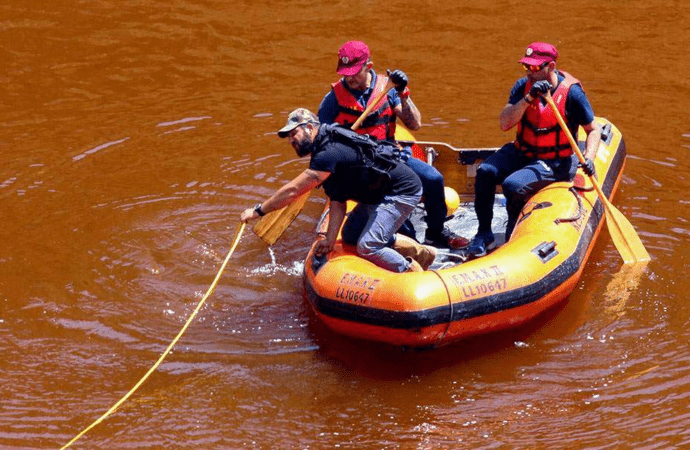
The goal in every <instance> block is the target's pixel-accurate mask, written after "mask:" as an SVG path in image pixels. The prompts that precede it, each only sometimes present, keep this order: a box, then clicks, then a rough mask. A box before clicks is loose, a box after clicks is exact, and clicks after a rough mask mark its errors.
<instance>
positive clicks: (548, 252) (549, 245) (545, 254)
mask: <svg viewBox="0 0 690 450" xmlns="http://www.w3.org/2000/svg"><path fill="white" fill-rule="evenodd" d="M532 253H534V254H535V255H537V256H538V257H539V259H541V262H543V263H545V262H547V261H548V260H550V259H551V258H553V257H554V256H556V255H557V254H558V250H556V242H555V241H551V242H542V243H541V244H539V245H538V246H536V247H535V248H534V249H532Z"/></svg>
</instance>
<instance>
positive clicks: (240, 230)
mask: <svg viewBox="0 0 690 450" xmlns="http://www.w3.org/2000/svg"><path fill="white" fill-rule="evenodd" d="M246 225H247V224H246V223H245V222H240V225H239V226H238V227H237V231H236V232H235V239H234V240H233V243H232V247H230V251H229V252H228V256H226V257H225V261H223V264H221V266H220V269H219V270H218V273H217V274H216V278H215V279H214V280H213V283H211V286H210V287H209V288H208V290H207V291H206V294H204V296H203V297H202V299H201V300H200V301H199V304H198V305H197V306H196V308H195V309H194V311H193V312H192V314H191V315H190V316H189V319H187V322H185V324H184V326H183V327H182V329H181V330H180V332H179V333H177V336H175V339H173V340H172V342H171V343H170V345H168V348H166V349H165V351H164V352H163V354H162V355H161V356H160V358H158V361H156V363H155V364H154V365H153V366H152V367H151V368H150V369H149V371H148V372H146V374H145V375H144V376H143V377H142V378H141V379H140V380H139V381H138V382H137V384H135V385H134V387H133V388H132V389H130V390H129V392H127V394H125V396H124V397H122V398H121V399H120V400H119V401H118V402H117V403H115V404H114V405H113V406H112V407H111V408H110V409H109V410H108V411H106V412H105V413H104V414H103V415H102V416H101V417H99V418H98V419H97V420H96V421H94V422H93V423H92V424H91V425H89V426H88V427H86V428H84V429H83V430H82V431H81V432H80V433H79V434H78V435H76V436H75V437H74V438H73V439H72V440H71V441H69V442H68V443H67V444H65V445H64V446H62V447H61V450H64V449H66V448H67V447H69V446H70V445H72V444H73V443H75V442H76V441H77V440H78V439H79V438H81V437H82V436H83V435H84V434H86V433H87V432H88V431H89V430H91V429H92V428H93V427H95V426H96V425H98V424H99V423H101V422H103V420H105V419H106V418H107V417H108V416H109V415H111V414H112V413H114V412H115V410H117V408H119V407H120V405H122V404H123V403H124V402H126V401H127V399H128V398H129V397H131V396H132V394H134V392H136V390H137V389H139V387H140V386H141V385H142V384H144V381H146V379H147V378H148V377H149V376H150V375H151V374H152V373H153V372H154V371H155V370H156V369H157V368H158V366H159V365H160V364H161V363H162V362H163V360H164V359H165V357H166V356H168V353H170V351H171V350H172V349H173V347H174V346H175V344H177V341H179V340H180V338H181V337H182V335H183V334H184V332H185V331H186V330H187V328H188V327H189V325H190V324H191V323H192V321H193V320H194V318H195V317H196V315H197V314H198V313H199V311H200V310H201V307H202V306H203V305H204V303H205V302H206V299H207V298H208V297H209V296H210V295H211V293H212V292H213V290H214V289H215V288H216V285H217V284H218V280H220V276H221V275H222V274H223V270H225V266H226V265H227V264H228V261H229V260H230V257H231V256H232V254H233V252H234V251H235V248H236V247H237V244H238V243H239V241H240V238H241V237H242V233H243V232H244V228H245V226H246Z"/></svg>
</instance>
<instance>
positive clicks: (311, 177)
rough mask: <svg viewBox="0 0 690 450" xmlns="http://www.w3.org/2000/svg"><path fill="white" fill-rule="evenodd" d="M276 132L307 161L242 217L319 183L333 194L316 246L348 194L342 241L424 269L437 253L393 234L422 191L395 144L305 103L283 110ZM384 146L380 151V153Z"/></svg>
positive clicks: (391, 264) (331, 240)
mask: <svg viewBox="0 0 690 450" xmlns="http://www.w3.org/2000/svg"><path fill="white" fill-rule="evenodd" d="M278 136H280V137H282V138H287V139H288V141H289V142H290V144H291V145H292V147H293V148H294V149H295V151H296V152H297V155H298V156H300V157H302V156H306V155H311V160H310V162H309V168H308V169H306V170H305V171H304V172H302V173H301V174H300V175H298V176H297V178H295V179H294V180H292V181H291V182H289V183H288V184H286V185H285V186H283V187H281V188H280V189H278V191H276V193H275V194H273V195H272V196H271V197H270V198H269V199H268V200H266V201H264V202H262V203H259V204H257V205H256V206H255V207H254V208H248V209H246V210H245V211H244V212H242V214H241V216H240V219H241V220H242V221H243V222H247V221H248V220H251V219H256V218H258V217H259V216H263V215H264V214H266V213H268V212H270V211H273V210H277V209H280V208H282V207H284V206H286V205H288V204H289V203H290V202H292V201H293V200H294V199H296V198H297V197H299V196H300V195H302V194H303V193H305V192H307V191H309V190H311V189H313V188H315V187H317V186H318V185H320V184H322V183H323V186H324V190H325V191H326V195H328V197H329V198H330V199H331V207H330V212H329V223H328V230H327V232H326V235H325V236H324V237H323V239H321V240H319V241H318V242H317V243H316V247H315V251H316V253H317V254H326V253H328V252H330V251H332V250H333V246H334V244H335V240H336V237H337V235H338V232H339V231H340V226H341V225H342V223H343V220H344V219H345V213H346V202H347V200H355V201H357V202H358V205H357V206H356V207H355V209H354V210H353V211H352V212H351V213H350V216H349V218H348V220H347V221H346V222H345V225H344V226H343V233H342V236H343V241H344V242H345V243H347V244H351V245H356V246H357V253H358V254H359V255H360V256H361V257H362V258H365V259H367V260H369V261H371V262H373V263H374V264H376V265H378V266H381V267H383V268H384V269H387V270H390V271H393V272H406V271H421V270H425V269H426V268H428V266H429V265H430V264H431V263H432V262H433V260H434V257H435V256H436V250H435V249H434V248H433V247H427V246H423V245H420V244H418V243H416V242H414V241H413V240H412V239H409V238H407V239H406V237H405V236H396V235H395V232H396V230H397V229H398V228H399V227H400V225H402V223H403V222H404V221H405V220H406V219H407V218H408V217H409V215H410V214H411V213H412V210H413V209H414V207H415V205H416V204H417V203H418V202H419V199H420V197H421V195H422V184H421V182H420V181H419V177H417V175H415V173H414V172H413V171H412V170H411V169H410V168H409V167H407V166H406V165H405V164H403V163H401V162H400V161H399V160H398V159H397V158H395V157H394V152H393V149H385V148H380V146H379V145H378V144H377V143H376V142H374V141H372V140H371V139H370V138H368V137H366V136H361V135H358V134H357V133H355V132H354V131H351V130H347V129H345V128H342V127H339V126H336V125H321V124H320V123H319V120H318V118H317V117H316V116H315V115H314V114H313V113H312V112H311V111H309V110H307V109H304V108H298V109H296V110H295V111H293V112H292V113H290V115H289V116H288V120H287V124H286V125H285V126H284V127H283V128H281V129H280V131H279V132H278ZM382 154H383V156H381V155H382Z"/></svg>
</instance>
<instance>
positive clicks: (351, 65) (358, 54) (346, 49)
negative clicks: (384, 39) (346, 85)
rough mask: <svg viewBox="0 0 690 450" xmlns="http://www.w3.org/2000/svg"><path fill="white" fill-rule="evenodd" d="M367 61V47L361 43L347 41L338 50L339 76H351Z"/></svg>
mask: <svg viewBox="0 0 690 450" xmlns="http://www.w3.org/2000/svg"><path fill="white" fill-rule="evenodd" d="M368 60H369V47H367V44H365V43H364V42H362V41H349V42H346V43H344V44H343V46H342V47H340V50H338V68H337V69H336V72H338V73H339V74H340V75H345V76H352V75H354V74H356V73H357V72H359V71H360V70H361V69H362V66H363V65H364V64H366V62H367V61H368Z"/></svg>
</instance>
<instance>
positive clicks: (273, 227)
mask: <svg viewBox="0 0 690 450" xmlns="http://www.w3.org/2000/svg"><path fill="white" fill-rule="evenodd" d="M309 194H311V191H307V192H305V193H304V194H302V195H300V196H299V197H297V198H296V199H295V201H293V202H292V203H290V204H289V205H287V206H285V207H284V208H282V209H276V210H275V211H271V212H270V213H268V214H266V215H265V216H263V217H262V218H261V219H260V220H259V221H258V222H256V224H255V225H254V228H252V230H253V231H254V233H256V235H257V236H259V237H260V238H261V240H262V241H264V242H265V243H266V244H268V245H273V244H275V243H276V241H277V240H278V239H279V238H280V236H282V235H283V233H284V232H285V230H286V229H287V227H289V226H290V224H291V223H292V221H293V220H295V218H296V217H297V216H298V215H299V213H300V211H302V207H304V204H305V203H306V202H307V198H309Z"/></svg>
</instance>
